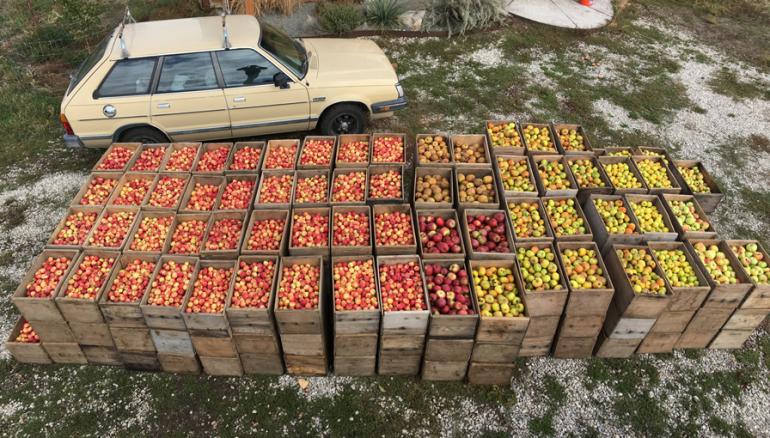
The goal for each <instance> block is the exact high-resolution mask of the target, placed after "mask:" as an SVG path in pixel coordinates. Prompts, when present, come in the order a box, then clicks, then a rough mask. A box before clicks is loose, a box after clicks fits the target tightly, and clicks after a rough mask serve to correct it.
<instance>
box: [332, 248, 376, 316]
mask: <svg viewBox="0 0 770 438" xmlns="http://www.w3.org/2000/svg"><path fill="white" fill-rule="evenodd" d="M333 271H334V272H333V273H332V275H333V276H334V308H335V309H336V310H337V311H338V312H340V311H350V310H375V309H377V308H378V307H379V305H378V303H377V288H376V287H375V284H374V261H373V260H372V259H367V260H351V261H348V262H338V263H335V264H334V269H333Z"/></svg>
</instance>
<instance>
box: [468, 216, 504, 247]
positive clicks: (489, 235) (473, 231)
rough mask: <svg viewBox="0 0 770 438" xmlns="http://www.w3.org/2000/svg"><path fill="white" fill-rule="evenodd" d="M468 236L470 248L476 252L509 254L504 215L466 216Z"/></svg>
mask: <svg viewBox="0 0 770 438" xmlns="http://www.w3.org/2000/svg"><path fill="white" fill-rule="evenodd" d="M467 219H468V235H469V236H470V238H471V247H472V248H473V250H474V251H476V252H500V253H509V252H511V248H510V247H509V246H508V238H507V236H506V230H505V214H504V213H502V212H497V213H493V214H490V215H485V214H478V215H468V216H467Z"/></svg>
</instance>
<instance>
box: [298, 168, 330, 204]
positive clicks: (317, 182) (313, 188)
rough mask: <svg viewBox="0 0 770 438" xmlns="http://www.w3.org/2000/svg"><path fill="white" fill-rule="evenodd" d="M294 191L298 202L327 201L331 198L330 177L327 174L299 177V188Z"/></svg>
mask: <svg viewBox="0 0 770 438" xmlns="http://www.w3.org/2000/svg"><path fill="white" fill-rule="evenodd" d="M294 191H295V194H294V202H295V203H296V204H299V203H306V204H320V203H325V202H326V201H327V200H328V198H329V178H327V176H326V175H325V174H323V175H313V176H308V177H304V178H298V179H297V188H296V189H294Z"/></svg>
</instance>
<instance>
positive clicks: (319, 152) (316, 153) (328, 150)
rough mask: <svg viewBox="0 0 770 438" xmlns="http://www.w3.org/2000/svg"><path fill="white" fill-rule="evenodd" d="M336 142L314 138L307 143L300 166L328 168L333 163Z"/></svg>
mask: <svg viewBox="0 0 770 438" xmlns="http://www.w3.org/2000/svg"><path fill="white" fill-rule="evenodd" d="M333 152H334V140H331V139H328V138H313V139H309V140H306V141H305V147H303V148H302V155H300V157H299V164H300V165H302V166H328V165H330V164H331V162H332V153H333Z"/></svg>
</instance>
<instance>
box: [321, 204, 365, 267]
mask: <svg viewBox="0 0 770 438" xmlns="http://www.w3.org/2000/svg"><path fill="white" fill-rule="evenodd" d="M371 216H372V211H371V208H370V207H369V206H365V205H352V206H339V207H332V242H331V252H332V256H353V255H370V254H373V245H372V241H373V232H372V218H371Z"/></svg>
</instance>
